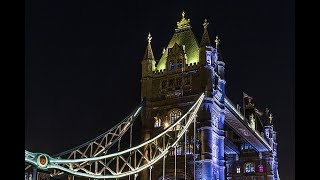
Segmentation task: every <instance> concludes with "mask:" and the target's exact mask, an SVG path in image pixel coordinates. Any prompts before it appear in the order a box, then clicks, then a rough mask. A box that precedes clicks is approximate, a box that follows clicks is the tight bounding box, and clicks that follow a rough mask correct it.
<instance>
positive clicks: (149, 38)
mask: <svg viewBox="0 0 320 180" xmlns="http://www.w3.org/2000/svg"><path fill="white" fill-rule="evenodd" d="M151 39H152V37H151V34H150V32H149V34H148V43H149V44H150V43H151Z"/></svg>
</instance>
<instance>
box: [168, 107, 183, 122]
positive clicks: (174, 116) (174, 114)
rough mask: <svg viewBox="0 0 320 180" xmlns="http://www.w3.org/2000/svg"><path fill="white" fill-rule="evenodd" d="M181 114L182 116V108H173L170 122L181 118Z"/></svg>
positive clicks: (170, 113)
mask: <svg viewBox="0 0 320 180" xmlns="http://www.w3.org/2000/svg"><path fill="white" fill-rule="evenodd" d="M180 116H181V110H180V109H172V110H171V111H170V112H169V119H170V124H173V123H174V122H175V121H176V120H178V119H179V117H180Z"/></svg>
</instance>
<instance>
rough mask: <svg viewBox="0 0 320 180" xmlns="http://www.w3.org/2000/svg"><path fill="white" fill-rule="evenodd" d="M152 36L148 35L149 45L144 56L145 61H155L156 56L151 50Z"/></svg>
mask: <svg viewBox="0 0 320 180" xmlns="http://www.w3.org/2000/svg"><path fill="white" fill-rule="evenodd" d="M151 39H152V37H151V34H150V33H149V34H148V45H147V49H146V51H145V53H144V56H143V60H154V56H153V52H152V48H151Z"/></svg>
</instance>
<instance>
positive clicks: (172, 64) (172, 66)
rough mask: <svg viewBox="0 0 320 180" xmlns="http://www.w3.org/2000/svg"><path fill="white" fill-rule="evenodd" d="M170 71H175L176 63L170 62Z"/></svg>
mask: <svg viewBox="0 0 320 180" xmlns="http://www.w3.org/2000/svg"><path fill="white" fill-rule="evenodd" d="M169 70H171V71H172V70H174V62H173V61H170V63H169Z"/></svg>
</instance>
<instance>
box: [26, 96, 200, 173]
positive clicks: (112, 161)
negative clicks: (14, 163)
mask: <svg viewBox="0 0 320 180" xmlns="http://www.w3.org/2000/svg"><path fill="white" fill-rule="evenodd" d="M203 98H204V94H202V95H201V96H200V97H199V99H198V100H197V101H196V102H195V103H194V105H193V106H192V107H191V108H190V109H189V110H188V112H187V113H185V114H184V115H183V116H182V117H181V118H179V120H177V121H176V122H175V123H173V124H172V125H171V126H169V127H168V128H166V129H164V130H163V132H161V133H160V134H158V135H157V136H155V137H153V138H152V139H150V140H148V141H146V142H144V143H142V144H140V145H138V146H135V147H133V148H130V149H127V150H124V151H120V152H116V153H113V154H105V155H100V156H97V155H98V154H99V153H101V152H105V148H103V147H104V146H100V145H101V143H102V142H103V141H106V138H105V136H103V138H102V140H101V141H99V142H100V143H98V144H99V145H97V143H96V141H93V142H91V143H89V144H88V145H86V146H84V147H86V148H84V149H85V151H81V153H80V152H79V151H78V149H77V150H72V151H70V152H69V153H67V154H68V156H67V157H68V158H66V159H62V158H61V156H60V157H59V158H57V157H50V156H49V155H46V154H42V153H31V152H28V151H25V161H26V162H28V163H30V164H32V165H34V166H36V167H37V168H40V169H45V170H47V169H55V170H60V171H63V172H67V173H70V174H73V175H76V176H82V177H88V178H95V179H115V178H120V177H124V176H130V175H133V174H135V175H137V173H139V172H141V171H142V170H144V169H146V168H150V169H151V168H152V165H153V164H155V163H156V162H158V161H160V160H161V159H162V158H163V157H165V156H166V155H167V154H168V153H169V151H171V150H173V149H175V148H176V146H177V144H178V142H179V141H180V140H182V139H183V137H184V135H185V133H187V131H188V128H189V127H190V125H191V123H192V122H195V121H196V116H197V115H196V114H197V112H198V109H199V107H200V105H201V103H202V101H203ZM135 114H136V113H135ZM127 126H129V125H127ZM127 126H126V125H124V126H123V128H121V129H124V128H125V127H127ZM116 129H117V128H116ZM112 132H115V131H112ZM116 132H118V131H116ZM118 134H119V133H118ZM94 144H95V145H96V147H95V148H94ZM87 152H90V153H89V154H88V155H87V154H86V153H87ZM64 155H66V154H64Z"/></svg>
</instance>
